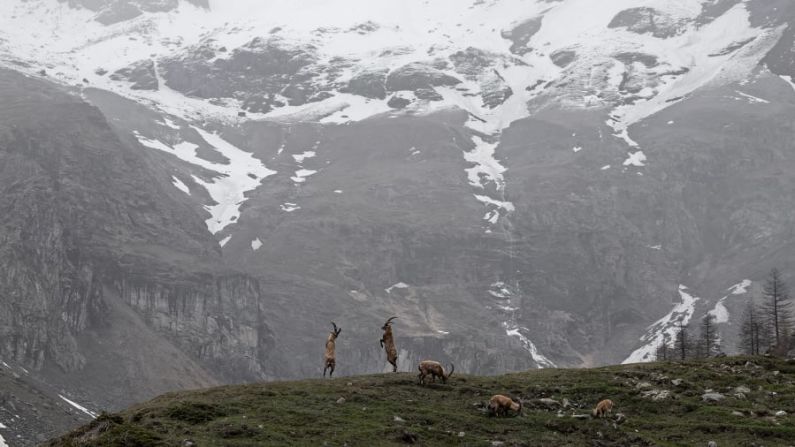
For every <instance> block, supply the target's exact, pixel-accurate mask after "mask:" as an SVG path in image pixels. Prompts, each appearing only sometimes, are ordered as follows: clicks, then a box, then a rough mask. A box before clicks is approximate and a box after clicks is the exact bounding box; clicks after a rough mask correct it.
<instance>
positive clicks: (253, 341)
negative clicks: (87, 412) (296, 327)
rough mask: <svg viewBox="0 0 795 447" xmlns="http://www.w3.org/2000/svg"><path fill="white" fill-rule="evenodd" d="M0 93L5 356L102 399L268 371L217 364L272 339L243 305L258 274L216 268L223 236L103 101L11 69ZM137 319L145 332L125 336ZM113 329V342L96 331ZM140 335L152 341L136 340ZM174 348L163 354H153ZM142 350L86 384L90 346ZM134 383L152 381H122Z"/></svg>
mask: <svg viewBox="0 0 795 447" xmlns="http://www.w3.org/2000/svg"><path fill="white" fill-rule="evenodd" d="M0 96H1V97H2V100H3V101H2V102H3V104H4V108H3V112H2V114H3V115H2V118H3V128H2V131H1V132H0V135H2V140H0V149H2V158H3V163H2V166H3V174H2V176H1V177H2V188H3V194H2V196H3V199H2V208H3V210H4V211H3V216H4V220H3V228H4V233H3V244H2V248H0V249H1V250H2V251H3V257H2V259H3V271H4V272H5V273H4V275H3V278H2V285H1V286H0V290H2V294H3V306H2V314H1V315H2V319H3V324H2V327H3V331H4V333H3V337H2V340H3V344H2V347H0V351H1V354H0V356H2V358H5V359H13V360H14V361H16V362H17V363H19V364H21V365H24V366H26V367H28V368H31V369H34V370H36V371H38V372H40V373H41V374H44V375H48V376H50V377H53V378H59V377H60V378H61V379H63V378H64V377H72V378H73V379H74V380H78V378H79V379H80V380H79V382H81V384H82V385H84V386H85V387H86V388H87V393H88V394H89V395H91V397H92V400H93V402H94V404H95V405H97V406H98V407H99V406H115V405H118V403H117V402H118V401H116V400H114V398H119V399H122V400H125V401H128V402H130V401H134V400H137V399H140V398H142V397H144V396H145V395H151V394H152V393H153V392H162V391H165V390H167V389H169V388H173V387H175V386H177V387H184V386H201V385H207V384H211V383H215V382H216V380H219V379H220V378H221V377H224V376H225V375H227V374H228V378H227V379H225V380H243V379H251V378H261V377H264V375H265V374H264V373H263V372H262V371H261V370H260V369H257V368H247V369H246V368H244V369H237V368H235V366H236V365H230V364H228V363H227V362H225V361H223V360H225V359H228V357H229V355H230V354H231V353H232V352H236V351H244V350H245V351H246V352H250V353H251V354H254V357H256V353H255V352H253V350H256V349H261V350H264V349H267V339H268V335H267V334H268V329H267V324H266V323H265V322H264V321H263V319H258V318H257V316H258V314H257V313H252V312H251V310H252V309H256V302H257V299H258V298H259V297H260V293H259V290H258V289H257V286H256V282H255V281H253V280H251V279H246V278H245V277H240V276H239V275H237V276H235V275H233V274H228V275H227V274H224V273H223V270H222V269H221V270H219V269H216V268H213V267H212V266H213V265H217V262H218V250H217V248H215V247H217V245H216V243H215V241H214V240H213V239H212V238H211V237H210V236H209V234H208V233H206V231H205V230H204V224H203V223H202V221H201V218H200V217H199V216H198V215H197V214H196V213H195V212H193V211H192V210H191V209H190V207H189V206H185V205H181V204H179V203H177V202H175V201H174V200H173V197H172V196H173V193H171V192H170V191H163V190H162V189H161V186H158V182H157V181H154V180H153V177H152V174H151V172H152V170H151V166H147V162H146V161H145V160H144V159H142V158H141V157H140V155H139V154H138V153H136V152H135V151H133V149H132V148H130V147H127V146H125V145H124V144H123V143H121V141H120V140H119V139H118V137H117V136H116V134H114V132H113V131H112V130H111V128H110V127H109V126H108V125H107V123H106V121H105V118H104V117H103V116H102V114H101V113H100V112H99V110H98V109H96V108H93V107H91V106H89V105H87V104H85V103H83V102H81V101H80V100H78V99H76V98H74V97H72V96H70V95H67V94H65V93H63V92H60V91H59V90H58V89H56V88H54V87H50V86H47V85H45V84H43V83H41V82H39V81H33V80H30V79H28V78H26V77H24V76H22V75H19V74H15V73H12V72H8V71H3V72H2V76H1V77H0ZM252 303H254V304H252ZM126 309H134V310H138V311H139V314H130V313H129V312H127V311H126ZM235 309H237V311H238V312H239V315H245V316H247V319H243V318H241V321H237V322H235V325H231V326H230V325H229V324H228V322H226V321H225V320H224V318H231V317H225V316H224V315H230V313H231V312H233V311H234V310H235ZM197 312H199V313H200V315H197ZM140 315H143V316H144V320H143V321H145V322H142V321H140V320H141V317H140ZM213 315H216V316H217V318H218V319H217V320H216V319H213ZM191 318H192V319H193V320H191ZM169 319H170V321H169ZM246 323H248V324H249V325H248V326H245V324H246ZM131 327H135V328H138V329H140V330H142V331H146V332H148V334H140V333H138V334H136V333H126V332H125V331H126V330H127V328H131ZM108 332H113V333H114V335H113V336H110V337H109V338H108V339H107V340H102V339H92V337H91V335H92V334H93V335H97V334H104V336H108V334H107V333H108ZM174 333H179V334H180V335H179V336H177V337H172V338H169V336H171V335H173V334H174ZM119 334H122V335H123V336H120V335H119ZM126 337H135V339H128V338H126ZM142 340H149V341H150V342H152V344H151V345H148V346H137V347H135V345H136V344H137V343H139V342H140V341H142ZM166 340H169V341H166ZM106 342H107V343H106ZM172 343H173V344H172ZM239 346H242V347H239ZM119 347H126V348H128V350H125V351H123V352H116V349H117V348H119ZM147 351H149V352H147ZM169 352H170V353H171V355H173V357H170V358H168V360H167V361H168V362H169V363H170V365H157V364H156V363H155V362H156V361H158V360H163V358H161V357H169V356H168V355H166V354H168V353H169ZM137 354H144V355H140V358H139V360H141V361H142V362H144V365H137V366H136V365H126V366H125V365H123V363H124V362H122V364H118V365H114V364H103V365H102V366H101V371H102V375H104V374H110V375H109V376H105V377H104V379H102V380H98V381H96V382H94V380H95V379H96V378H97V377H96V376H94V375H93V374H92V373H91V369H92V368H96V367H97V363H101V362H100V359H99V358H98V356H109V357H111V358H112V357H114V356H116V357H121V358H125V357H135V356H136V355H137ZM89 357H90V358H89ZM178 366H179V367H180V368H177V367H178ZM215 366H218V368H215ZM210 367H212V368H210ZM170 368H173V370H169V373H170V374H166V375H164V376H159V375H158V372H163V371H164V370H165V369H170ZM180 369H182V371H180ZM208 371H212V372H208ZM97 372H99V371H97ZM98 375H99V374H98ZM138 380H140V381H142V382H146V383H147V384H146V386H144V387H143V388H140V389H135V388H133V389H130V388H128V387H127V386H126V385H125V383H129V381H132V382H135V381H138ZM60 383H62V385H66V384H67V383H70V381H69V380H63V382H60ZM71 383H74V382H71ZM100 383H101V387H98V386H96V385H99V384H100ZM108 396H111V398H107V397H108Z"/></svg>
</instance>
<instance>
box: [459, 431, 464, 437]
mask: <svg viewBox="0 0 795 447" xmlns="http://www.w3.org/2000/svg"><path fill="white" fill-rule="evenodd" d="M464 436H466V433H464V432H462V431H460V432H458V437H459V438H463V437H464Z"/></svg>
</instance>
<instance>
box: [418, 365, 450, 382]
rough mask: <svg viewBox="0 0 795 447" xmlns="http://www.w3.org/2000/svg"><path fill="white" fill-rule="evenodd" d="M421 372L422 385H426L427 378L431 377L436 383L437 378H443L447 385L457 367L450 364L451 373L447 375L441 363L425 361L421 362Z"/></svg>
mask: <svg viewBox="0 0 795 447" xmlns="http://www.w3.org/2000/svg"><path fill="white" fill-rule="evenodd" d="M419 370H420V375H419V378H420V385H424V384H425V376H428V375H429V376H431V380H433V381H434V382H436V378H437V377H441V378H442V383H447V379H448V378H449V377H450V376H452V375H453V371H455V365H453V364H450V372H449V373H447V374H445V373H444V367H443V366H442V364H441V363H439V362H436V361H433V360H423V361H421V362H420V366H419Z"/></svg>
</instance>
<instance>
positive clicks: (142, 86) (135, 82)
mask: <svg viewBox="0 0 795 447" xmlns="http://www.w3.org/2000/svg"><path fill="white" fill-rule="evenodd" d="M110 78H111V79H113V80H114V81H127V82H131V83H132V86H130V88H131V89H133V90H153V91H156V90H157V89H158V88H159V85H158V82H157V73H155V64H154V62H152V61H151V60H143V61H139V62H137V63H135V64H133V65H132V66H130V67H127V68H122V69H121V70H117V71H115V72H114V73H113V74H111V75H110Z"/></svg>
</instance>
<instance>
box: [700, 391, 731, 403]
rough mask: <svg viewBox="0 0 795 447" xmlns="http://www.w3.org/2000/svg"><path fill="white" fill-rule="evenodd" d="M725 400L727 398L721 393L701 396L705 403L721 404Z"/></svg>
mask: <svg viewBox="0 0 795 447" xmlns="http://www.w3.org/2000/svg"><path fill="white" fill-rule="evenodd" d="M725 398H726V396H724V395H723V394H721V393H704V394H702V395H701V400H703V401H704V402H720V401H722V400H723V399H725Z"/></svg>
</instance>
